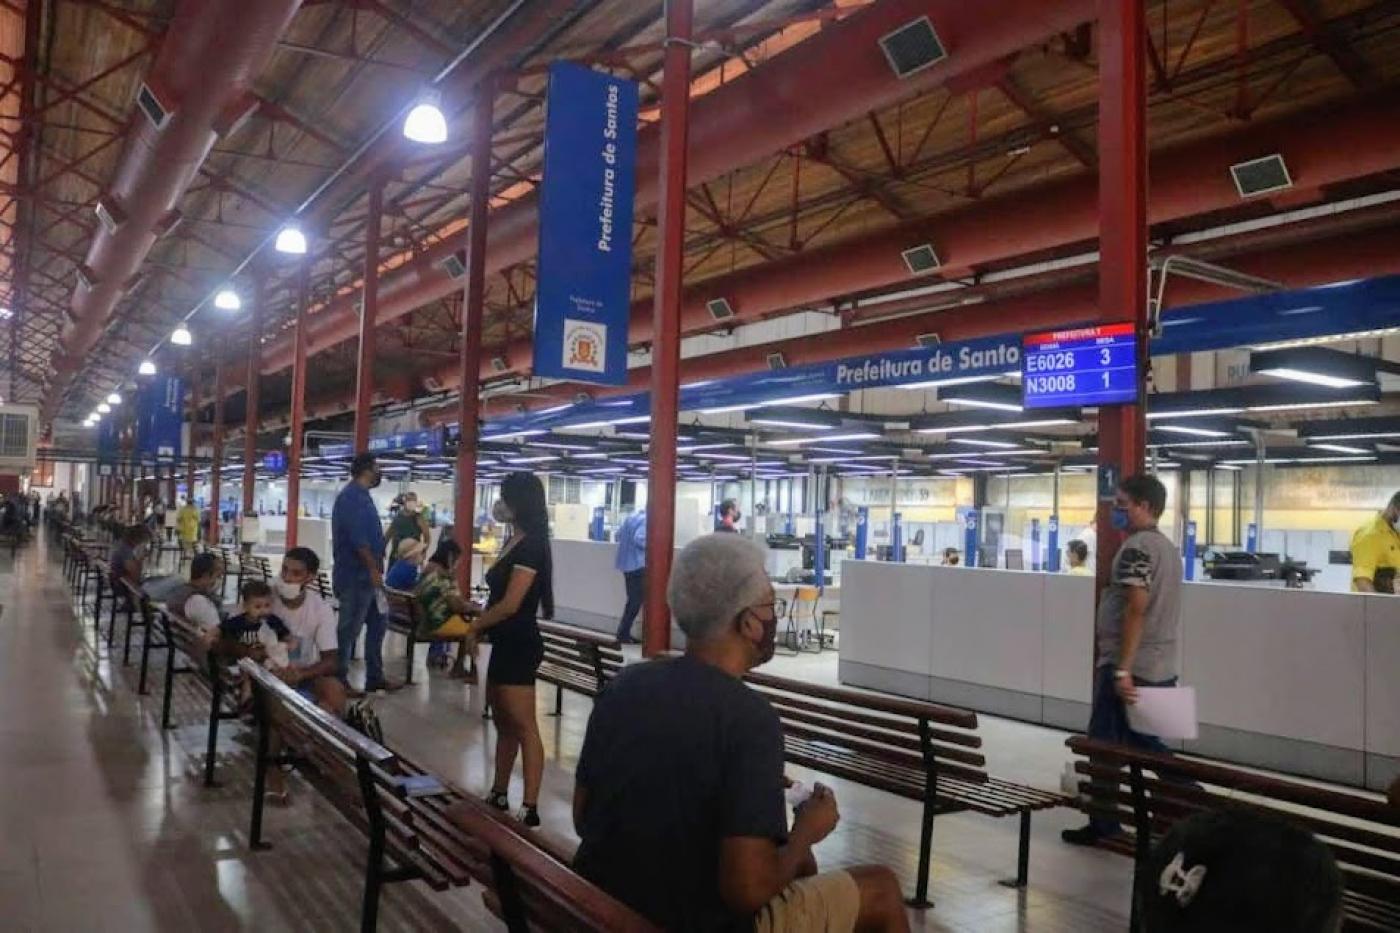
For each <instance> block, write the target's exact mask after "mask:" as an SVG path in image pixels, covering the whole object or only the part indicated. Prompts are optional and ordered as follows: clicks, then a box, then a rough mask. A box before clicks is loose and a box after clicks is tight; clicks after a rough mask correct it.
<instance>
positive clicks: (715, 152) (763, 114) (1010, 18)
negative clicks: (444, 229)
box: [263, 0, 1096, 373]
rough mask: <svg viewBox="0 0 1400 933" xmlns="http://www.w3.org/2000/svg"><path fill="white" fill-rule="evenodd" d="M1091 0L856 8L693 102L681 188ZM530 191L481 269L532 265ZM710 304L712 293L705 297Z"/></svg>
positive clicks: (387, 300) (918, 85)
mask: <svg viewBox="0 0 1400 933" xmlns="http://www.w3.org/2000/svg"><path fill="white" fill-rule="evenodd" d="M1095 10H1096V4H1095V2H1094V0H1058V2H1056V3H1044V2H1042V0H1002V2H1001V3H999V4H998V11H997V16H996V17H988V16H987V15H986V11H985V10H983V9H982V8H981V6H980V5H978V4H975V3H966V2H964V0H883V2H880V3H875V4H871V5H870V6H868V7H865V8H864V9H862V10H860V11H859V12H856V13H853V14H852V15H851V16H849V17H847V18H846V19H843V20H841V21H839V22H837V23H834V24H832V25H830V26H828V27H827V28H825V29H823V30H822V31H821V33H819V34H818V35H816V36H813V37H812V38H810V39H807V40H806V41H804V42H800V43H798V44H797V45H795V46H793V47H792V48H790V49H789V50H787V51H785V52H783V53H782V54H780V55H778V56H777V57H775V58H773V59H772V60H771V61H769V62H766V63H764V64H763V65H761V66H759V67H756V68H753V69H752V70H750V71H748V72H745V73H744V74H742V75H740V76H739V77H738V78H735V79H734V80H732V81H729V82H727V83H725V84H723V85H721V86H720V87H717V88H715V89H714V90H713V91H711V92H710V93H708V94H705V95H704V96H702V97H698V98H696V99H695V100H694V101H692V103H691V105H690V119H689V127H688V138H689V153H688V156H687V161H688V167H687V175H686V178H687V183H688V184H689V185H698V184H700V183H701V182H705V181H711V180H713V179H715V178H718V177H720V176H722V175H724V174H725V173H726V172H729V171H732V170H734V169H736V168H740V167H743V166H747V165H752V164H754V163H757V162H759V161H761V160H763V159H765V158H768V157H770V156H772V155H773V154H775V153H778V152H782V151H783V150H784V149H786V148H787V147H788V146H791V145H793V144H795V143H798V142H800V141H802V140H804V139H807V138H809V137H811V136H814V135H816V134H818V133H820V132H822V131H823V130H829V129H831V128H832V127H835V126H840V125H841V124H843V123H846V122H848V121H850V120H854V119H858V118H862V117H864V115H865V114H866V113H868V112H870V111H873V110H879V109H881V108H883V107H886V106H889V105H891V104H894V103H896V102H898V101H900V100H904V99H907V98H910V97H914V96H916V95H919V94H923V93H925V92H927V91H928V90H930V89H931V88H934V87H937V86H939V85H941V84H943V83H945V82H947V81H949V80H951V79H953V78H955V77H957V76H959V75H963V74H966V73H968V72H971V71H975V70H976V69H978V68H982V67H984V66H986V65H988V64H990V63H992V62H995V61H998V60H1001V59H1003V58H1006V57H1007V56H1009V55H1012V54H1014V53H1016V52H1018V51H1020V50H1022V49H1024V48H1027V47H1029V46H1032V45H1036V44H1038V43H1042V42H1045V41H1046V40H1048V39H1050V38H1052V37H1053V36H1056V35H1059V34H1060V33H1062V32H1067V31H1071V30H1073V29H1074V28H1075V27H1077V26H1079V25H1080V24H1082V23H1085V22H1088V21H1090V20H1092V19H1093V18H1094V15H1095ZM923 16H927V17H928V18H929V19H930V21H931V22H932V24H933V26H934V28H935V29H936V32H937V37H938V39H939V41H940V42H941V43H942V44H943V46H944V47H945V48H946V49H947V50H948V55H947V57H946V58H944V59H942V60H941V61H938V62H936V63H932V64H930V66H929V67H926V68H924V69H922V70H921V71H919V72H918V73H917V74H913V75H911V76H909V77H906V78H900V77H898V76H897V75H896V74H895V73H894V72H893V71H892V70H891V67H890V63H889V61H888V60H887V59H886V56H885V52H884V50H883V49H882V48H881V46H880V39H881V38H882V37H884V36H886V35H888V34H889V33H890V32H892V31H894V30H898V29H899V28H900V27H903V26H906V25H907V24H909V23H910V22H911V21H913V20H916V19H918V18H919V17H923ZM659 144H660V130H659V127H658V126H656V125H655V124H653V125H652V126H649V127H646V128H644V129H642V130H641V131H640V132H639V133H638V137H637V166H636V178H637V191H636V201H635V204H636V210H637V214H638V216H642V215H644V214H645V213H646V212H647V211H648V210H649V209H650V208H652V207H654V206H655V204H656V199H657V188H658V183H659V165H660V145H659ZM538 208H539V200H538V197H536V196H530V197H526V198H522V199H521V200H520V201H517V202H515V203H512V204H510V205H507V206H505V207H502V208H499V209H497V210H494V211H492V212H491V218H490V230H489V233H488V237H487V252H486V269H487V271H488V272H497V271H499V270H501V269H504V268H506V267H507V266H511V265H514V264H516V263H518V262H521V261H523V260H526V259H529V258H530V257H531V256H532V255H533V254H534V252H535V247H536V242H537V240H538V235H539V228H538ZM461 247H462V244H461V238H460V237H449V238H447V239H444V240H443V241H442V242H440V243H438V244H437V245H436V246H434V247H433V248H431V249H428V250H425V251H424V252H423V253H421V254H420V255H418V256H417V257H415V258H414V259H412V260H410V261H409V262H406V263H404V264H403V265H401V266H399V267H398V268H396V269H393V270H388V271H386V272H384V273H383V274H382V276H381V278H380V280H379V312H378V313H379V316H378V320H379V322H380V323H381V324H387V323H388V322H390V321H392V320H394V319H396V318H399V317H402V316H403V315H405V314H408V313H409V312H411V311H413V310H414V309H416V308H419V307H422V306H423V305H425V304H428V303H430V302H433V301H436V300H438V299H440V298H443V297H445V296H446V295H448V294H450V293H452V292H453V291H455V290H457V289H459V288H460V287H461V283H460V282H454V281H453V280H452V278H451V277H450V276H448V274H447V273H446V272H445V271H444V270H443V269H442V268H441V267H440V266H439V265H438V264H439V263H440V262H441V260H442V259H443V258H444V257H445V256H447V255H449V254H452V253H455V252H457V251H459V250H460V249H461ZM711 297H713V296H711ZM358 326H359V325H358V321H357V319H356V318H355V316H354V313H353V311H352V309H351V306H350V299H349V297H348V296H343V297H341V298H339V299H336V300H334V301H331V302H330V303H329V304H328V305H327V306H326V307H325V308H324V309H322V310H321V311H319V312H318V313H316V314H313V315H312V316H311V318H310V320H309V321H308V329H309V335H308V336H309V337H310V340H309V343H308V348H309V352H311V353H318V352H320V351H322V350H325V349H327V348H329V347H332V346H335V345H336V344H338V343H340V342H342V341H345V340H350V339H353V338H355V337H356V336H358V333H359V330H358ZM292 356H293V348H292V339H291V336H290V335H288V334H284V335H282V336H281V337H280V338H279V339H278V340H275V341H273V342H271V343H269V344H268V346H267V347H266V348H265V349H264V352H263V372H264V373H275V372H278V371H280V370H283V369H286V368H287V367H289V366H291V365H292Z"/></svg>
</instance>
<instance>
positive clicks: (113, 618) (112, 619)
mask: <svg viewBox="0 0 1400 933" xmlns="http://www.w3.org/2000/svg"><path fill="white" fill-rule="evenodd" d="M116 636H117V588H116V586H113V587H112V612H111V614H110V615H109V616H108V617H107V656H108V657H111V652H112V642H113V640H114V639H115V638H116Z"/></svg>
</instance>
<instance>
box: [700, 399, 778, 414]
mask: <svg viewBox="0 0 1400 933" xmlns="http://www.w3.org/2000/svg"><path fill="white" fill-rule="evenodd" d="M766 404H768V403H767V402H752V403H750V404H748V405H726V406H724V407H723V408H702V409H700V414H702V415H727V414H730V413H731V412H736V411H752V410H753V409H755V408H762V407H763V406H764V405H766Z"/></svg>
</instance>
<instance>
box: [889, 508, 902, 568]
mask: <svg viewBox="0 0 1400 933" xmlns="http://www.w3.org/2000/svg"><path fill="white" fill-rule="evenodd" d="M903 523H904V516H903V514H901V513H899V512H895V513H894V520H893V521H892V522H890V560H892V561H894V562H895V563H896V564H902V563H904V528H903Z"/></svg>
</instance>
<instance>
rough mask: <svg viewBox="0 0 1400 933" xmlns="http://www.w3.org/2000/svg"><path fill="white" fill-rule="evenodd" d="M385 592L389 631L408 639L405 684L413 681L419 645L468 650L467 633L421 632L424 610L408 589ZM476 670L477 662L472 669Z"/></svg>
mask: <svg viewBox="0 0 1400 933" xmlns="http://www.w3.org/2000/svg"><path fill="white" fill-rule="evenodd" d="M384 594H385V596H386V597H387V598H388V600H389V618H388V619H386V620H385V622H386V623H387V624H388V626H389V631H391V632H394V633H396V634H399V635H402V636H404V638H406V639H407V640H408V659H407V662H406V666H407V670H405V671H404V678H403V682H404V684H405V685H407V684H411V683H413V656H414V653H415V652H416V651H417V650H418V645H419V644H420V643H421V644H425V645H431V644H456V645H457V650H458V651H462V652H465V651H466V650H467V638H466V636H465V635H453V636H448V637H441V638H438V637H434V636H427V637H424V636H422V635H420V634H418V632H419V626H420V623H421V622H422V618H423V610H422V609H421V608H420V607H419V605H418V600H416V599H414V598H413V594H412V593H410V592H408V591H407V590H396V589H392V588H391V587H387V586H386V587H385V588H384ZM475 670H476V665H475V662H473V665H472V671H475Z"/></svg>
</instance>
